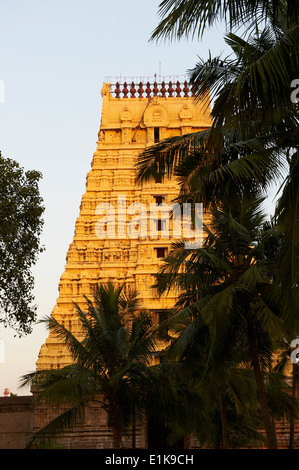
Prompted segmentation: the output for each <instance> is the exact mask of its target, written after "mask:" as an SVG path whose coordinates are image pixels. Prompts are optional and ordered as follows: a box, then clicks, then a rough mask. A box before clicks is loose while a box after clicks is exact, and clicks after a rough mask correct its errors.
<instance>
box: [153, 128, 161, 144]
mask: <svg viewBox="0 0 299 470" xmlns="http://www.w3.org/2000/svg"><path fill="white" fill-rule="evenodd" d="M154 141H155V144H157V143H158V142H159V141H160V129H159V127H155V128H154Z"/></svg>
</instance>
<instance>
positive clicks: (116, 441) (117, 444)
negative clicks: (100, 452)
mask: <svg viewBox="0 0 299 470" xmlns="http://www.w3.org/2000/svg"><path fill="white" fill-rule="evenodd" d="M111 431H112V445H113V449H121V430H120V427H119V426H118V424H112V425H111Z"/></svg>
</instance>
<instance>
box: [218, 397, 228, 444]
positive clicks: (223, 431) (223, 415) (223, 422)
mask: <svg viewBox="0 0 299 470" xmlns="http://www.w3.org/2000/svg"><path fill="white" fill-rule="evenodd" d="M219 402H220V403H219V404H220V418H221V435H222V449H228V437H227V417H226V406H225V400H224V396H223V394H222V393H221V394H220V400H219Z"/></svg>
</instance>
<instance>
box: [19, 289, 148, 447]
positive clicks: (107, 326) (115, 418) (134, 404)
mask: <svg viewBox="0 0 299 470" xmlns="http://www.w3.org/2000/svg"><path fill="white" fill-rule="evenodd" d="M86 302H87V311H86V312H84V311H83V310H82V309H81V308H80V307H79V306H78V305H76V310H77V314H78V320H79V323H80V326H81V334H82V335H83V338H84V339H83V340H82V341H80V340H79V339H77V338H76V337H75V336H74V335H73V334H72V333H71V332H70V331H68V330H67V329H66V328H65V327H64V326H63V325H61V324H59V323H58V321H57V320H56V319H55V318H53V317H50V318H47V319H46V322H47V324H48V325H49V328H50V329H51V330H52V331H53V333H54V334H55V335H57V336H58V337H59V338H60V339H61V340H62V342H63V343H65V344H66V345H67V347H68V349H69V350H70V352H71V354H72V357H73V361H74V362H73V364H72V365H70V366H67V367H64V368H62V369H59V370H44V371H37V372H34V373H31V374H27V375H25V376H23V377H22V385H23V386H24V385H27V384H33V385H34V386H35V387H36V389H37V391H38V393H37V400H38V401H41V400H46V401H48V402H50V403H61V404H64V405H65V406H66V407H67V408H66V411H64V412H62V413H61V414H60V415H59V416H58V417H57V418H56V419H55V420H54V421H52V422H50V423H49V425H47V426H46V427H45V428H43V429H42V430H40V431H39V432H38V433H37V434H36V435H35V436H34V438H33V442H34V441H35V440H36V439H37V438H40V437H41V436H45V435H46V436H47V435H51V433H52V432H61V431H63V430H64V429H65V427H66V426H72V425H73V424H74V423H75V422H76V421H77V419H78V416H79V415H80V412H81V410H82V406H83V405H84V404H86V403H88V402H90V401H97V402H98V403H100V406H101V407H102V408H103V409H104V410H105V411H106V413H107V416H108V426H109V428H110V429H111V431H112V436H113V447H114V448H120V447H121V440H122V433H123V431H124V430H126V429H127V428H128V426H129V424H130V423H131V422H132V419H133V428H134V430H135V426H134V425H135V422H136V416H137V412H138V410H141V408H142V403H140V398H139V396H142V393H140V390H141V389H144V382H145V375H146V370H147V368H148V366H149V364H150V362H151V355H152V353H153V352H154V350H155V333H154V330H153V327H152V322H151V319H150V316H149V314H148V313H146V312H142V311H139V312H138V313H136V309H137V308H138V304H137V295H136V293H132V294H129V295H125V294H124V286H120V287H115V286H114V285H113V284H111V283H109V284H108V285H107V286H104V285H100V286H97V287H96V288H95V292H94V300H93V302H92V301H91V300H89V299H87V298H86ZM134 430H133V444H132V446H133V447H134V445H135V442H134ZM31 444H32V443H31Z"/></svg>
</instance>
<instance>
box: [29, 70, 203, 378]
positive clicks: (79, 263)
mask: <svg viewBox="0 0 299 470" xmlns="http://www.w3.org/2000/svg"><path fill="white" fill-rule="evenodd" d="M135 82H136V83H138V85H135V84H134V82H132V83H130V84H129V85H128V84H127V83H126V82H125V83H123V84H120V83H118V82H117V83H116V84H109V83H104V85H103V87H102V120H101V125H100V130H99V133H98V142H97V148H96V151H95V153H94V155H93V159H92V163H91V170H90V171H89V173H88V174H87V178H86V191H85V193H84V194H83V196H82V201H81V205H80V213H79V216H78V218H77V221H76V225H75V232H74V237H73V240H72V243H71V244H70V246H69V249H68V253H67V258H66V266H65V270H64V273H63V274H62V276H61V279H60V282H59V297H58V299H57V302H56V305H55V306H54V309H53V311H52V316H54V317H55V318H56V319H57V320H58V321H59V322H60V323H62V324H64V325H65V326H66V327H67V328H68V329H69V330H71V331H72V332H73V333H74V334H76V332H77V331H78V324H77V319H76V310H75V307H74V303H77V304H78V305H79V306H80V307H83V308H84V305H86V301H85V298H84V296H85V295H86V296H87V297H89V298H90V299H92V289H93V286H94V285H95V284H97V283H99V284H100V283H106V282H107V281H112V282H114V283H116V284H117V285H119V284H123V283H125V287H126V289H136V290H137V291H138V293H139V295H140V299H141V302H142V306H143V307H144V308H146V309H148V310H150V311H152V312H153V314H154V315H156V316H157V317H158V316H159V312H163V311H165V309H166V310H167V309H169V308H171V307H173V306H174V303H175V301H176V296H175V295H176V294H175V293H170V294H169V295H167V296H165V297H162V298H159V297H158V296H157V294H156V292H155V290H154V289H153V288H152V285H153V283H154V276H155V274H156V273H157V271H158V270H159V268H160V266H161V263H162V262H163V261H162V260H163V258H164V256H165V255H166V254H167V251H168V250H169V249H170V246H171V243H172V242H173V233H172V232H171V230H169V233H168V236H167V237H163V230H164V228H163V226H161V224H160V226H159V224H157V226H156V231H155V230H154V236H153V235H152V232H150V224H151V221H150V218H149V217H148V215H149V214H148V212H149V208H150V207H151V204H154V205H155V204H161V203H164V204H166V205H170V204H171V202H172V200H173V199H174V198H175V197H176V196H177V194H178V185H177V184H176V182H175V180H173V179H171V180H170V179H169V180H164V181H163V182H149V183H142V184H137V183H136V181H135V174H136V167H135V164H136V162H137V159H138V155H139V154H140V152H142V151H143V150H144V149H145V148H146V147H147V146H152V145H154V144H155V142H157V141H159V140H162V139H165V138H168V137H172V136H180V135H183V134H187V133H191V132H196V131H198V130H201V129H206V128H208V127H210V126H211V118H210V113H209V110H206V111H204V110H203V107H202V106H201V105H200V104H199V103H196V102H195V100H194V97H193V96H192V93H191V92H190V90H189V88H188V86H187V82H186V81H179V80H178V78H177V79H175V80H173V81H167V84H165V82H162V83H157V82H156V81H155V79H154V80H152V81H148V82H147V83H145V82H143V81H139V80H137V81H135ZM140 208H143V209H144V208H146V211H145V212H143V216H142V217H140V219H139V223H136V224H135V226H133V230H132V231H131V232H130V235H128V230H127V229H128V227H131V225H130V221H132V219H133V217H134V212H135V211H136V209H137V212H138V210H139V209H140ZM141 213H142V211H141V212H139V215H140V214H141ZM115 221H116V223H115ZM144 224H145V225H144ZM141 226H142V227H143V228H144V227H145V229H144V230H145V232H144V231H143V232H142V231H141V230H140V227H141ZM70 363H71V358H70V355H69V353H68V351H67V350H66V348H65V347H64V345H63V344H61V343H60V342H59V340H58V339H57V338H56V337H55V336H54V335H53V334H52V333H51V332H50V333H49V336H48V338H47V339H46V342H45V344H43V345H42V347H41V349H40V353H39V357H38V360H37V370H43V369H51V368H53V369H56V368H62V367H64V366H66V365H68V364H70Z"/></svg>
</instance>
